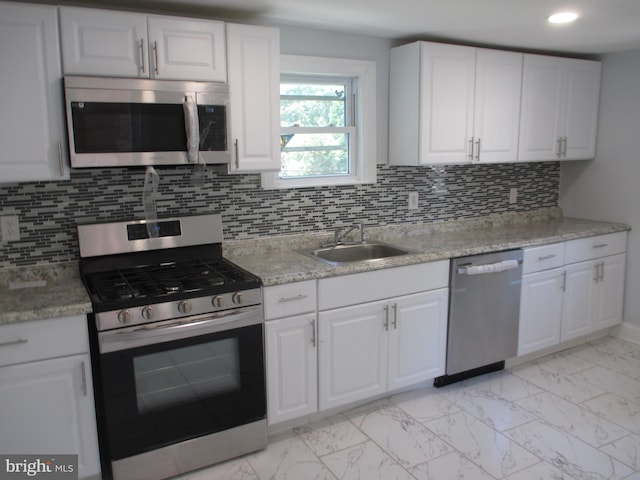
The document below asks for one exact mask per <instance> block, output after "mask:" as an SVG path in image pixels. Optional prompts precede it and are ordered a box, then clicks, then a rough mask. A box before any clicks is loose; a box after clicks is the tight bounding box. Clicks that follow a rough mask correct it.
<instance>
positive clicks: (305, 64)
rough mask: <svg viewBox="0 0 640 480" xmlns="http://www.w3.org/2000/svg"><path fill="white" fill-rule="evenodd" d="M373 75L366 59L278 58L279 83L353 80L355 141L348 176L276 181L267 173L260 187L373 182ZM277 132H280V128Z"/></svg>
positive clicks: (275, 174)
mask: <svg viewBox="0 0 640 480" xmlns="http://www.w3.org/2000/svg"><path fill="white" fill-rule="evenodd" d="M375 73H376V64H375V62H373V61H368V60H350V59H343V58H329V57H310V56H303V55H281V56H280V74H281V82H282V79H286V78H288V77H291V76H295V77H300V78H307V79H313V78H336V77H338V78H345V77H350V78H352V79H353V84H352V87H353V95H354V101H353V104H352V108H353V112H352V113H353V121H354V126H355V129H356V131H355V135H353V136H352V137H353V138H351V137H350V140H351V141H352V142H353V141H354V140H355V145H354V147H355V148H353V151H354V153H355V155H353V157H352V158H350V166H349V167H350V174H349V175H336V176H319V177H310V178H280V177H279V172H268V173H263V174H262V175H261V177H262V187H263V188H265V189H278V188H303V187H320V186H335V185H355V184H363V183H375V181H376V164H377V151H376V149H377V146H376V128H377V122H376V76H375ZM279 131H280V132H281V131H282V129H281V128H280V129H279ZM351 149H352V147H351V146H350V150H351Z"/></svg>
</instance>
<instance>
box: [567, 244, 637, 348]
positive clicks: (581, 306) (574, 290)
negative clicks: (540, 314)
mask: <svg viewBox="0 0 640 480" xmlns="http://www.w3.org/2000/svg"><path fill="white" fill-rule="evenodd" d="M625 263H626V255H625V254H619V255H612V256H609V257H604V258H598V259H596V260H591V261H588V262H581V263H576V264H573V265H569V266H567V269H566V270H567V290H566V292H565V295H566V298H565V309H564V311H563V322H562V335H561V340H562V341H564V340H570V339H572V338H576V337H579V336H581V335H586V334H587V333H590V332H593V331H597V330H601V329H603V328H607V327H613V326H615V325H618V324H619V323H620V322H621V321H622V300H623V298H622V297H623V294H624V274H625Z"/></svg>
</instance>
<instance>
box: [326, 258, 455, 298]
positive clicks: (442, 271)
mask: <svg viewBox="0 0 640 480" xmlns="http://www.w3.org/2000/svg"><path fill="white" fill-rule="evenodd" d="M448 286H449V260H439V261H436V262H430V263H420V264H416V265H408V266H406V267H396V268H385V269H383V270H375V271H373V272H363V273H354V274H352V275H342V276H340V277H333V278H325V279H321V280H319V283H318V310H328V309H331V308H338V307H346V306H348V305H357V304H359V303H366V302H374V301H376V300H384V299H387V298H391V297H399V296H402V295H409V294H411V293H418V292H424V291H428V290H435V289H437V288H445V287H448Z"/></svg>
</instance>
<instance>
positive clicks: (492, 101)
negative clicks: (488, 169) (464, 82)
mask: <svg viewBox="0 0 640 480" xmlns="http://www.w3.org/2000/svg"><path fill="white" fill-rule="evenodd" d="M521 90H522V54H521V53H514V52H502V51H499V50H486V49H478V50H477V53H476V90H475V102H474V114H473V118H474V120H473V142H474V145H473V160H474V161H475V162H481V163H489V162H513V161H515V160H516V158H517V155H518V133H519V128H518V127H519V124H520V94H521Z"/></svg>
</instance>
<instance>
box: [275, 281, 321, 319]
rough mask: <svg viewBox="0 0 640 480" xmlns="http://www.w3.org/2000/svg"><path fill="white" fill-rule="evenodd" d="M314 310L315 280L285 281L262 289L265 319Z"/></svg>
mask: <svg viewBox="0 0 640 480" xmlns="http://www.w3.org/2000/svg"><path fill="white" fill-rule="evenodd" d="M315 310H316V281H315V280H306V281H304V282H296V283H287V284H285V285H276V286H274V287H266V288H265V289H264V316H265V320H272V319H274V318H282V317H289V316H291V315H298V314H301V313H307V312H314V311H315Z"/></svg>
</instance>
